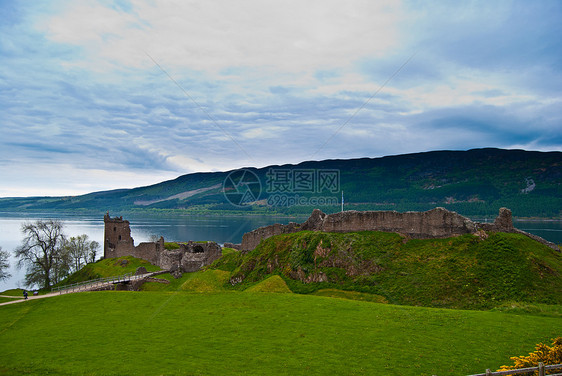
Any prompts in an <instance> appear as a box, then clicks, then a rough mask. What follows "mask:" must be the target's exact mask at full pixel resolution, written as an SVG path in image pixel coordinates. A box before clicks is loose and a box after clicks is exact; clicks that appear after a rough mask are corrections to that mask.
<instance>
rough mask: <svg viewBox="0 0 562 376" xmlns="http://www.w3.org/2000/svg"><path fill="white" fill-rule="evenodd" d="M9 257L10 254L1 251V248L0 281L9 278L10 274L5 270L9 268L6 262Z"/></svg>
mask: <svg viewBox="0 0 562 376" xmlns="http://www.w3.org/2000/svg"><path fill="white" fill-rule="evenodd" d="M9 257H10V254H9V253H8V252H6V251H3V250H2V247H0V281H2V280H4V279H8V278H10V277H11V275H10V273H8V272H7V271H6V269H8V268H9V267H10V263H9V262H8V258H9Z"/></svg>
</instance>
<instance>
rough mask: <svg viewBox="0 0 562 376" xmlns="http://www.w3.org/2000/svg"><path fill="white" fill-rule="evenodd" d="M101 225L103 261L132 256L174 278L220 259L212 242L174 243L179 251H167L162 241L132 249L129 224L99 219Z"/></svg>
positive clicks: (141, 244) (220, 251) (120, 218)
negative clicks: (171, 274) (171, 273)
mask: <svg viewBox="0 0 562 376" xmlns="http://www.w3.org/2000/svg"><path fill="white" fill-rule="evenodd" d="M103 220H104V223H105V231H104V244H103V257H104V258H113V257H123V256H133V257H137V258H141V259H143V260H146V261H148V262H150V263H151V264H154V265H157V266H159V267H161V268H162V269H165V270H169V271H172V272H175V273H177V274H181V273H190V272H195V271H197V270H199V269H201V268H202V267H204V266H206V265H210V264H211V263H212V262H213V261H215V260H216V259H218V258H219V257H221V256H222V249H221V247H220V245H218V244H217V243H215V242H193V241H188V242H186V243H178V246H179V248H178V249H173V250H168V249H166V248H165V247H164V238H163V237H160V239H159V240H158V241H156V242H146V243H140V244H139V245H137V246H135V242H134V239H133V238H132V237H131V228H130V223H129V221H127V220H124V219H123V217H115V218H111V217H110V216H109V213H107V214H106V215H105V216H104V217H103Z"/></svg>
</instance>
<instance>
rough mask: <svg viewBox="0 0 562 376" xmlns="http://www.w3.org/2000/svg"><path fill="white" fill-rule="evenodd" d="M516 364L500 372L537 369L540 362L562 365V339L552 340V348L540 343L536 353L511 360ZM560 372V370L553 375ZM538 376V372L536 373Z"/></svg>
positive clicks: (503, 367)
mask: <svg viewBox="0 0 562 376" xmlns="http://www.w3.org/2000/svg"><path fill="white" fill-rule="evenodd" d="M510 359H511V360H513V361H514V362H515V364H514V365H513V366H501V368H500V369H499V370H498V371H507V370H510V369H518V368H527V367H536V366H538V365H539V362H543V363H544V364H545V365H548V364H562V337H556V338H554V339H553V340H552V346H548V345H545V344H544V343H539V344H538V345H537V346H536V347H535V351H534V352H532V353H529V355H527V356H514V357H511V358H510ZM557 372H560V370H557V371H554V372H553V373H557ZM535 375H538V372H535Z"/></svg>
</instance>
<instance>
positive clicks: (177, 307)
mask: <svg viewBox="0 0 562 376" xmlns="http://www.w3.org/2000/svg"><path fill="white" fill-rule="evenodd" d="M0 312H1V314H0V373H2V374H7V375H21V374H26V373H27V374H34V375H39V374H41V375H44V374H57V375H76V374H84V375H216V374H256V375H258V374H259V375H263V374H291V375H294V374H323V375H325V374H371V375H372V374H381V375H393V374H394V375H432V374H435V375H451V374H455V375H459V374H469V373H475V372H481V371H483V370H484V369H486V368H488V367H489V368H492V369H494V368H497V367H499V366H500V365H502V364H506V363H508V362H509V356H513V355H518V354H524V353H527V352H529V351H531V350H533V347H534V344H536V343H538V342H541V341H548V340H549V339H550V338H552V337H554V336H556V335H560V327H561V326H562V321H561V319H560V318H558V319H557V318H551V317H537V316H526V315H510V314H505V313H500V312H480V311H457V310H444V309H432V308H422V307H406V306H394V305H388V304H374V303H368V302H359V301H351V300H342V299H331V298H324V297H318V296H310V295H298V294H263V293H262V294H237V293H214V294H193V293H162V292H154V293H131V292H95V293H81V294H71V295H63V296H60V297H56V298H50V299H41V300H36V301H30V302H26V303H20V304H15V305H9V306H3V307H0ZM70 313H71V314H70Z"/></svg>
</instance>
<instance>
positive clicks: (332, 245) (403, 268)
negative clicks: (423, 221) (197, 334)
mask: <svg viewBox="0 0 562 376" xmlns="http://www.w3.org/2000/svg"><path fill="white" fill-rule="evenodd" d="M211 267H212V268H216V269H220V270H224V271H228V272H230V273H231V278H230V281H231V283H233V284H235V285H236V286H235V288H237V289H245V288H247V287H248V286H251V285H252V284H254V283H255V282H257V281H261V280H262V279H264V278H266V277H268V276H269V275H271V274H278V275H280V276H282V277H283V279H284V280H285V281H286V282H287V284H288V286H289V288H290V289H291V290H292V291H293V292H300V293H313V292H316V291H319V290H325V289H338V290H349V291H357V292H362V293H370V294H374V295H377V296H381V297H382V298H384V299H385V300H386V301H388V302H390V303H394V304H405V305H415V306H430V307H448V308H463V309H486V308H492V307H496V306H500V305H502V304H505V303H506V302H527V303H546V304H562V278H560V276H561V275H562V253H560V252H556V251H553V250H552V249H550V248H548V247H546V246H544V245H542V244H540V243H538V242H536V241H534V240H532V239H530V238H528V237H526V236H524V235H520V234H507V233H490V234H488V237H487V238H485V239H482V238H479V237H476V236H474V235H463V236H459V237H454V238H448V239H410V240H407V239H405V238H403V237H402V236H400V235H398V234H395V233H383V232H358V233H321V232H310V231H302V232H298V233H293V234H284V235H278V236H274V237H271V238H268V239H266V240H264V241H262V242H261V243H260V245H258V246H257V247H256V249H254V250H253V251H251V252H249V253H247V254H244V253H229V254H227V255H225V256H223V257H222V258H221V259H219V260H217V261H215V263H214V264H213V265H211Z"/></svg>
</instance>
